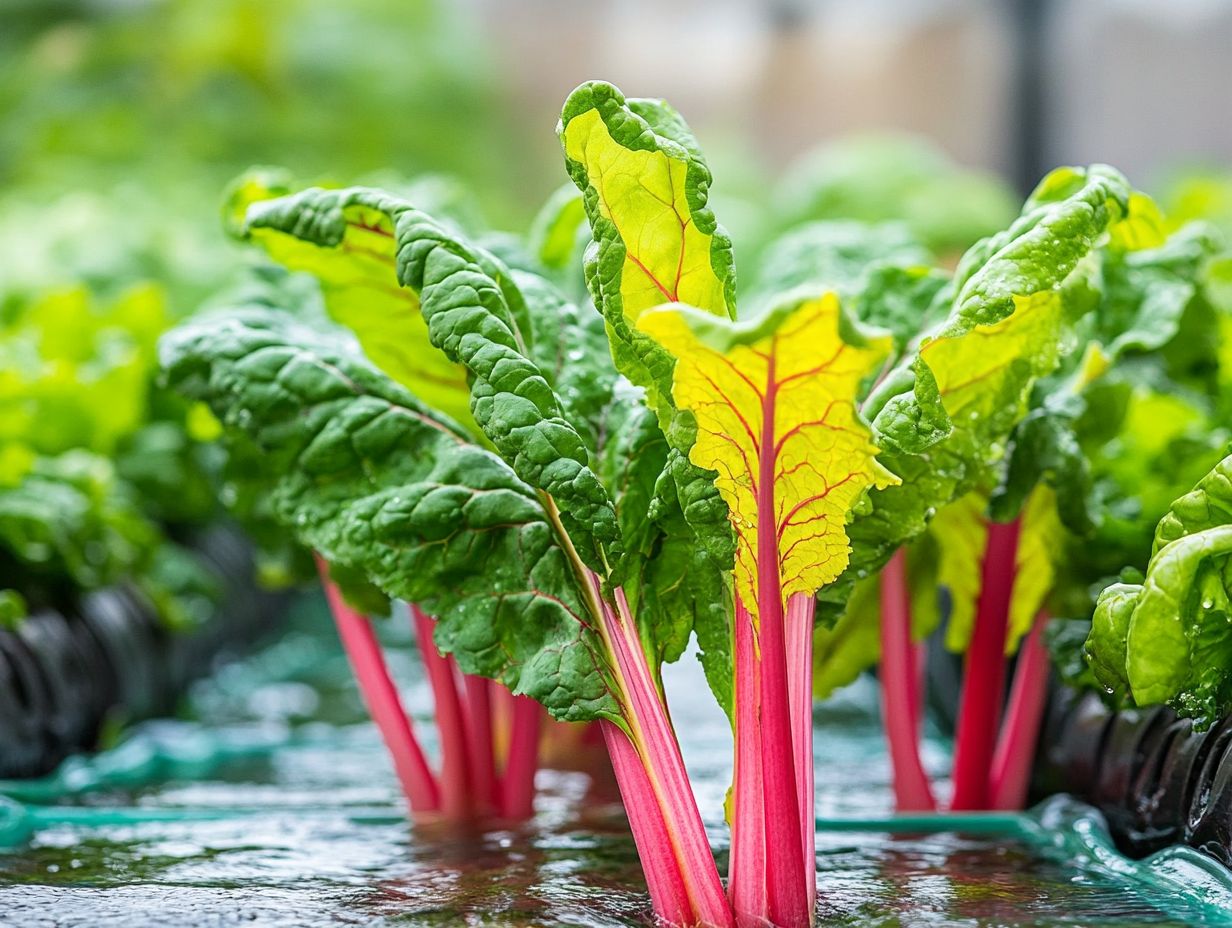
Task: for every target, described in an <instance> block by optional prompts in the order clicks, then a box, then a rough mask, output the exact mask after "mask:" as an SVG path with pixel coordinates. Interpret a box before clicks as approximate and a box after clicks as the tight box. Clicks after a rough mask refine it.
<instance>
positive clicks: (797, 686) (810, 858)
mask: <svg viewBox="0 0 1232 928" xmlns="http://www.w3.org/2000/svg"><path fill="white" fill-rule="evenodd" d="M816 606H817V600H816V599H814V598H813V597H812V596H809V595H806V594H803V593H797V594H795V595H794V596H792V597H791V598H790V599H789V600H788V601H787V698H788V704H789V707H790V714H791V749H792V753H793V755H794V756H795V768H796V801H797V804H798V806H799V810H798V811H799V816H800V846H801V851H802V852H803V860H804V879H805V883H806V886H805V889H806V890H807V892H808V905H809V911H812V910H813V909H814V908H815V906H816V904H817V879H816V873H817V820H816V818H817V816H816V803H815V801H814V798H813V613H814V610H815V608H816Z"/></svg>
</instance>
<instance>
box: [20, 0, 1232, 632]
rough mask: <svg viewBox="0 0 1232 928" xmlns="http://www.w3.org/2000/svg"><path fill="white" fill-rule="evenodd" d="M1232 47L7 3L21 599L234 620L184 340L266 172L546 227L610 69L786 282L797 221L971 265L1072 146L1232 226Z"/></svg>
mask: <svg viewBox="0 0 1232 928" xmlns="http://www.w3.org/2000/svg"><path fill="white" fill-rule="evenodd" d="M1230 38H1232V3H1229V2H1227V0H1178V2H1176V3H1172V4H1168V5H1167V9H1166V11H1164V10H1162V8H1160V7H1157V6H1155V5H1151V4H1145V3H1141V2H1135V0H1099V2H1092V3H1083V4H1077V3H1061V2H1050V3H1033V2H1012V0H1007V2H1004V3H1000V4H986V3H977V2H974V0H877V2H873V3H853V2H835V3H826V4H820V3H818V4H812V3H807V2H802V0H774V2H768V3H758V2H754V0H717V2H714V0H712V2H706V3H702V2H701V0H670V2H650V0H637V2H629V0H625V2H616V0H605V2H596V3H588V4H585V5H578V4H572V3H563V2H561V0H523V2H521V3H518V4H507V3H500V2H496V0H463V2H456V3H446V2H440V0H408V2H396V0H353V2H349V3H346V4H337V3H332V2H328V0H276V2H271V0H217V2H209V3H206V2H195V3H194V2H175V0H8V2H7V3H4V4H3V6H2V7H0V114H2V118H0V403H2V404H3V407H4V413H5V415H4V416H3V417H2V418H0V590H8V592H7V593H4V594H0V616H8V617H9V618H12V617H14V616H16V615H18V614H20V613H22V612H24V611H25V610H26V609H27V608H30V607H37V606H40V605H44V604H51V603H52V602H53V601H54V599H55V595H54V594H55V591H56V590H60V591H61V592H63V590H65V589H67V590H69V591H71V590H72V589H75V588H78V587H91V586H94V585H98V584H104V583H109V582H112V581H114V580H116V579H118V578H121V577H129V578H135V579H137V580H138V581H139V583H140V584H141V585H143V586H144V587H145V588H146V590H147V592H148V593H149V595H150V596H151V597H153V598H155V599H157V600H158V601H159V602H160V603H161V611H162V612H163V613H164V614H165V616H166V617H168V618H169V619H171V620H172V621H174V622H184V621H188V620H189V618H190V617H191V615H192V614H197V615H203V614H205V612H207V611H208V610H207V609H205V607H204V605H203V603H204V602H205V600H203V599H202V598H201V597H202V595H203V593H202V591H203V590H205V589H206V587H208V583H207V582H206V581H205V580H204V579H203V578H201V577H199V576H193V575H192V572H191V571H190V570H187V569H186V568H185V561H184V559H183V558H182V557H179V554H178V552H179V549H178V548H177V547H176V544H175V542H177V541H182V540H184V538H186V537H187V534H188V532H189V530H190V529H191V528H192V527H194V526H200V525H203V524H206V523H208V522H209V521H211V520H213V519H216V518H217V517H218V515H219V512H218V511H217V510H216V508H215V504H214V503H213V502H212V501H213V500H215V499H217V498H218V494H219V492H220V491H221V492H222V495H223V497H224V498H227V497H230V498H231V501H232V502H239V503H240V504H241V509H243V508H244V503H245V501H244V500H243V499H242V497H243V491H242V489H241V488H237V486H236V485H235V484H234V483H232V482H230V480H229V477H228V474H227V472H226V466H227V465H226V462H225V456H224V455H222V454H221V453H220V452H219V451H218V450H217V449H215V448H214V447H213V446H212V444H211V442H210V439H212V438H213V437H214V432H215V424H214V423H212V422H211V420H210V419H209V417H208V415H206V414H204V413H203V412H202V411H201V410H199V409H195V408H192V407H188V406H186V405H184V404H183V403H180V402H178V401H175V400H173V399H171V398H170V397H168V396H167V395H166V394H165V393H164V391H162V390H161V389H160V388H159V386H158V384H157V382H156V377H155V373H156V364H155V358H154V343H155V341H156V339H157V337H158V335H159V334H160V333H161V332H162V331H163V330H164V329H165V328H167V327H168V326H170V325H171V324H173V322H174V321H176V320H178V319H181V318H183V317H184V316H185V315H187V314H189V313H191V312H193V311H195V310H196V309H197V308H198V307H199V306H201V305H203V304H206V303H208V302H209V301H210V300H211V299H212V298H213V297H214V296H215V295H217V294H218V293H220V292H223V291H227V290H231V289H233V288H234V287H235V286H237V285H243V281H245V280H246V279H247V277H246V275H248V274H249V273H250V272H251V264H252V263H253V260H254V259H252V258H251V257H250V256H247V253H245V252H244V251H242V250H241V249H237V248H236V246H235V245H233V244H232V243H231V242H230V240H229V239H228V237H227V236H226V235H225V234H224V232H223V229H222V223H221V222H220V220H219V209H220V203H221V202H222V197H223V191H224V189H225V188H226V187H227V185H228V183H229V182H230V181H231V180H232V179H233V178H235V177H236V176H237V175H239V174H240V173H241V172H243V171H245V170H246V169H248V168H249V167H250V166H252V165H254V164H270V165H277V166H279V167H280V168H282V169H285V171H286V172H287V176H289V177H292V178H294V179H295V181H296V183H297V184H300V185H302V184H303V183H323V184H326V185H330V184H351V183H356V182H360V183H362V182H373V183H379V184H381V185H382V186H385V187H387V188H396V189H400V190H403V191H406V190H408V189H413V190H415V191H416V192H415V197H416V200H417V201H418V202H423V201H426V200H425V198H427V199H430V200H431V201H432V203H433V207H434V209H435V210H436V211H438V212H444V213H448V214H449V215H450V216H451V217H454V218H457V219H458V221H459V222H461V223H463V224H473V226H474V227H476V228H483V227H495V228H506V229H525V228H526V226H527V225H528V223H529V222H530V217H531V216H533V215H534V213H535V211H536V209H537V208H538V205H539V204H540V203H542V202H543V201H544V200H545V199H546V198H547V197H548V195H549V194H550V192H551V191H552V190H554V189H557V188H558V187H559V185H560V183H561V181H562V179H563V177H562V173H561V171H560V160H559V152H558V150H557V142H556V139H555V137H554V135H553V132H552V127H553V123H554V120H555V114H556V112H557V108H558V106H559V103H560V101H561V100H562V99H563V98H564V96H565V94H566V93H567V92H568V91H569V90H570V89H571V88H572V87H573V86H574V85H575V84H577V83H578V82H579V81H581V80H582V79H584V78H589V77H603V78H607V79H611V80H614V81H617V82H618V83H620V84H621V85H622V86H623V87H624V88H625V89H626V90H627V91H629V92H631V93H634V94H655V95H661V96H665V97H668V98H670V99H671V100H672V101H673V103H674V104H676V105H677V106H679V107H680V108H681V109H682V110H685V111H686V112H687V113H688V117H689V120H690V122H691V124H692V125H693V127H694V129H695V130H696V131H697V133H698V135H699V137H700V138H702V139H704V140H705V147H706V150H707V152H708V154H709V158H710V161H711V163H712V166H713V168H714V172H715V176H716V187H715V203H716V209H717V210H718V211H719V212H720V214H721V215H722V216H723V217H724V220H725V222H726V223H727V225H728V226H729V227H730V229H731V231H732V233H733V236H734V238H735V239H736V244H737V252H738V253H739V254H740V255H741V258H742V263H741V277H742V282H743V284H742V286H743V288H745V289H748V288H751V289H752V292H753V293H754V294H756V290H757V286H758V280H759V278H765V277H767V276H774V274H775V273H776V272H775V271H774V269H773V268H766V267H764V266H763V265H764V262H763V260H762V253H763V251H764V250H765V246H766V244H767V243H768V242H770V241H772V240H774V239H776V238H777V237H778V236H780V235H782V234H783V233H784V232H787V231H790V230H796V229H799V230H800V234H799V235H798V236H796V237H795V239H794V241H795V242H796V247H798V248H804V249H809V248H813V247H814V246H815V245H816V243H817V242H818V241H819V240H820V239H825V240H826V241H827V242H828V245H827V247H833V249H834V253H835V254H836V255H838V256H839V258H840V259H841V260H844V261H846V262H847V263H848V265H849V267H847V268H846V269H845V270H844V273H851V274H858V273H859V266H860V263H861V262H862V261H865V260H866V258H867V257H868V255H867V254H866V253H864V252H862V251H861V248H863V247H865V245H864V244H862V242H864V238H865V237H863V233H861V232H860V228H861V226H859V225H856V224H868V223H895V224H896V226H895V228H896V229H897V230H898V231H895V232H893V234H890V232H888V231H887V230H888V229H889V227H881V229H880V231H878V232H877V233H876V234H875V235H874V236H873V237H874V238H877V239H878V240H879V241H890V240H896V241H897V240H900V239H901V241H902V242H903V243H906V244H904V246H903V249H904V250H901V251H900V252H899V254H898V258H897V260H899V261H906V262H908V263H919V264H931V263H933V262H934V261H936V262H939V263H941V264H943V265H947V264H951V263H952V262H953V260H954V259H955V258H956V256H957V255H958V254H960V253H961V252H962V251H963V250H964V249H965V248H966V247H968V246H969V245H970V244H971V243H972V242H974V241H975V240H976V239H978V238H980V237H981V236H984V235H986V234H989V233H991V232H992V231H994V230H996V229H999V228H1003V227H1004V226H1005V224H1006V223H1007V222H1008V221H1009V220H1010V219H1011V218H1012V217H1013V215H1014V214H1015V213H1016V211H1017V205H1016V200H1017V193H1020V192H1022V191H1023V190H1025V189H1026V188H1027V187H1029V186H1030V185H1031V184H1033V183H1034V181H1035V180H1036V179H1037V178H1038V177H1039V176H1040V174H1042V172H1043V171H1044V170H1045V169H1046V168H1047V167H1048V166H1051V165H1052V164H1055V163H1058V162H1067V161H1072V162H1081V161H1085V160H1090V159H1093V158H1097V159H1100V160H1106V161H1110V162H1112V163H1115V164H1118V165H1121V166H1123V167H1125V168H1127V169H1129V170H1130V172H1131V173H1132V174H1134V175H1135V176H1134V179H1135V180H1136V181H1138V182H1139V183H1140V184H1143V185H1145V186H1147V187H1148V188H1149V189H1152V190H1154V191H1155V192H1157V193H1158V194H1159V195H1160V200H1161V203H1162V204H1163V205H1164V206H1165V208H1166V213H1167V215H1168V217H1169V221H1170V222H1171V223H1172V224H1173V227H1174V228H1176V227H1179V226H1180V225H1181V224H1182V223H1183V222H1184V221H1186V220H1189V219H1193V218H1205V219H1207V220H1209V221H1211V222H1212V223H1213V224H1215V225H1217V226H1220V227H1222V228H1223V229H1224V230H1225V232H1226V231H1232V175H1229V173H1228V171H1227V164H1228V160H1229V156H1230V155H1232V127H1230V126H1229V124H1228V123H1227V121H1226V120H1222V121H1221V120H1213V119H1211V118H1210V114H1211V113H1213V112H1217V111H1218V107H1219V105H1220V97H1219V94H1220V92H1221V91H1220V89H1219V88H1220V87H1221V86H1222V87H1223V88H1225V89H1226V87H1227V86H1228V84H1229V79H1230V78H1232V59H1229V58H1228V56H1227V55H1226V54H1221V52H1220V50H1221V49H1224V50H1226V48H1227V45H1228V42H1229V39H1230ZM1093 45H1097V46H1099V47H1100V48H1104V49H1106V51H1107V54H1106V55H1101V56H1099V57H1098V60H1097V59H1096V58H1093V57H1092V56H1091V55H1090V54H1089V52H1088V49H1089V48H1090V47H1093ZM1155 66H1158V67H1159V68H1161V69H1166V70H1167V72H1168V73H1169V75H1170V78H1169V81H1167V82H1166V83H1165V84H1162V85H1161V84H1158V82H1155V83H1152V82H1150V81H1145V82H1144V79H1143V78H1142V74H1146V73H1148V72H1151V69H1152V68H1154V67H1155ZM1220 77H1222V78H1223V80H1222V84H1221V82H1220V80H1219V78H1220ZM1118 113H1122V114H1127V115H1126V118H1114V115H1115V114H1118ZM1129 114H1132V118H1129ZM412 184H413V186H412ZM1016 188H1017V192H1016ZM818 220H827V221H829V220H850V221H852V222H853V223H856V224H849V225H847V226H843V227H841V228H840V227H838V226H834V227H831V228H829V229H828V230H827V229H817V228H815V227H814V228H813V229H812V231H809V230H808V229H807V228H803V227H804V226H806V224H809V223H814V222H816V221H818ZM819 236H820V239H819V238H818V237H819ZM835 236H838V237H839V238H840V239H843V240H842V241H838V240H837V239H836V238H835ZM843 237H846V238H843ZM879 247H880V246H879ZM241 255H245V257H242V258H241V257H240V256H241ZM576 257H577V255H576V254H574V256H573V258H574V259H576ZM780 263H781V262H780ZM1221 280H1222V278H1221V277H1220V276H1219V275H1215V276H1213V277H1212V283H1211V286H1212V287H1214V288H1215V289H1216V290H1218V288H1219V287H1220V286H1223V285H1222V284H1221V283H1220V281H1221ZM278 285H279V286H281V284H278ZM1216 295H1217V294H1216ZM1161 401H1162V400H1161ZM1195 427H1196V428H1200V427H1201V426H1195ZM232 452H233V454H235V453H238V452H237V451H236V449H232ZM233 466H234V465H233ZM241 485H242V482H241ZM237 496H238V497H241V498H240V499H238V500H236V497H237ZM53 499H54V500H56V502H55V503H54V504H52V503H49V501H50V500H53ZM248 503H249V504H250V505H249V510H252V509H253V508H254V507H255V508H256V509H258V510H259V504H260V501H259V500H249V501H248ZM249 514H250V515H254V513H253V512H251V511H250V513H249ZM256 515H259V513H256ZM251 522H252V527H254V528H256V529H258V530H259V528H260V520H259V518H254V519H252V520H251ZM264 540H265V541H266V542H267V544H268V546H270V547H276V546H277V541H278V539H277V537H276V535H272V536H270V537H266V538H265V539H264ZM286 554H287V552H282V555H283V558H282V560H281V561H279V560H273V561H269V562H267V563H266V565H265V566H266V574H267V579H278V578H282V579H286V578H287V577H288V576H290V575H291V574H292V573H293V572H294V571H293V570H292V567H291V564H292V562H290V561H287V560H286V558H285V555H286ZM301 566H302V565H301ZM66 584H67V586H66ZM175 590H181V591H182V592H183V593H184V595H183V596H181V595H179V594H177V593H175V592H174V591H175ZM193 603H195V604H196V605H195V606H191V608H190V605H191V604H193Z"/></svg>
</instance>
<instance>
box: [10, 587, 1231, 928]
mask: <svg viewBox="0 0 1232 928" xmlns="http://www.w3.org/2000/svg"><path fill="white" fill-rule="evenodd" d="M386 632H387V638H388V639H389V641H390V642H391V644H392V645H393V646H394V647H395V651H394V663H395V668H396V672H397V675H398V676H399V679H400V680H402V681H404V682H405V695H406V699H407V701H408V704H410V705H412V706H413V707H419V708H426V707H428V706H429V705H430V703H431V699H430V694H429V693H428V691H427V689H426V686H425V684H424V683H423V681H422V680H421V679H420V677H419V675H418V673H417V668H416V662H415V660H414V659H413V655H412V653H411V651H410V649H409V647H408V646H409V635H408V634H406V633H405V631H404V629H403V628H402V627H401V623H398V622H393V623H390V624H389V626H388V628H387V629H386ZM704 686H705V685H704V682H703V681H702V678H701V674H700V672H699V670H698V668H697V667H696V663H695V662H694V661H692V660H691V659H689V658H686V659H685V661H684V662H682V665H680V666H679V667H678V668H674V670H673V673H672V675H671V676H670V678H669V681H668V687H669V696H670V698H671V701H672V708H673V714H674V719H675V722H676V725H677V728H678V730H679V731H680V733H681V737H682V739H683V742H684V749H685V754H686V761H687V762H688V764H689V767H690V772H691V774H692V776H693V778H694V782H695V784H696V790H697V794H698V801H699V804H700V806H701V808H702V810H703V814H704V815H705V816H706V820H707V826H708V827H709V828H710V830H711V837H712V840H713V843H714V845H715V846H716V847H720V848H721V847H723V846H724V845H725V842H726V829H725V826H724V825H723V823H722V799H723V794H724V791H725V790H726V787H727V782H728V779H729V776H730V770H729V763H730V760H729V752H730V745H729V740H728V739H729V735H728V732H727V728H726V723H725V721H724V719H723V717H722V715H721V714H720V713H719V712H718V711H717V709H714V707H713V706H712V704H711V703H710V700H709V697H708V696H707V695H706V693H705V688H704ZM816 723H817V737H816V739H815V745H816V755H817V782H818V815H819V816H821V817H823V818H824V817H871V816H880V815H884V814H885V813H886V812H887V811H888V808H889V797H890V793H889V789H888V783H887V779H888V769H887V765H886V762H885V758H884V755H883V750H882V745H881V743H880V740H879V737H878V734H877V726H876V717H875V694H874V693H873V691H872V689H871V687H869V686H867V685H863V684H857V685H856V686H855V687H853V688H851V689H849V690H848V691H846V692H844V693H843V694H841V695H840V696H839V697H838V698H837V699H836V700H834V701H832V702H831V703H830V704H827V705H826V706H823V707H819V709H818V712H817V717H816ZM125 751H127V754H125V753H124V752H125ZM943 759H944V755H943V752H942V750H941V746H940V744H939V743H938V742H937V741H936V740H930V742H929V744H928V745H927V749H926V763H927V764H928V765H929V766H931V767H932V768H934V769H937V768H938V767H939V766H940V765H941V762H942V761H943ZM539 786H540V790H541V795H540V798H539V800H538V804H537V807H536V816H535V819H534V821H533V822H532V823H530V824H529V825H527V826H526V827H525V828H524V829H522V830H521V831H517V832H514V831H493V832H489V833H486V834H483V835H479V836H473V837H468V838H460V837H457V836H449V835H442V834H427V833H422V832H416V833H414V834H413V833H412V832H411V830H410V829H409V828H408V827H407V825H406V824H405V823H404V821H403V819H402V815H401V808H400V801H399V797H398V792H397V786H396V782H395V780H394V777H393V774H392V771H391V769H390V766H389V764H388V763H387V761H386V759H385V756H384V753H383V750H382V748H381V745H380V743H379V741H378V739H377V735H376V733H375V730H374V729H373V728H372V726H371V725H369V724H368V723H366V722H365V721H364V720H363V713H362V709H361V706H360V704H359V700H358V696H357V695H356V694H355V693H354V691H353V690H352V688H351V686H350V685H349V681H348V675H347V670H346V666H345V662H344V661H343V659H342V658H341V656H340V655H339V653H338V651H337V647H336V645H335V643H334V640H333V638H332V635H331V634H330V632H329V629H328V627H327V626H325V625H324V624H323V623H322V622H321V618H320V616H319V615H318V614H316V612H315V610H314V609H305V610H303V614H302V615H301V616H300V617H299V619H298V621H297V625H296V630H295V631H293V632H292V633H291V634H289V635H288V636H287V637H285V638H284V639H283V640H282V641H281V642H279V643H278V644H276V645H274V646H273V647H272V648H270V649H268V650H266V651H265V652H263V653H262V654H260V655H258V656H257V657H256V658H254V659H251V660H249V661H247V662H244V663H242V664H239V665H233V666H231V667H228V668H226V669H224V670H223V671H222V672H221V673H219V674H218V675H216V676H215V677H214V678H213V679H212V680H210V681H207V682H206V683H204V684H202V685H199V686H198V687H197V688H196V689H195V691H194V693H193V694H192V697H191V699H190V700H189V705H188V707H187V708H186V712H185V719H184V720H182V721H179V722H174V723H165V722H164V723H158V724H154V725H148V726H144V727H142V728H141V729H139V730H138V732H137V734H136V736H135V737H134V738H133V740H132V741H130V743H129V744H128V745H127V747H125V748H122V749H121V750H120V751H118V752H113V753H112V754H110V755H106V756H105V757H104V758H103V759H102V760H101V761H99V762H86V763H80V762H78V763H76V764H75V765H70V766H69V767H68V768H67V769H66V770H64V771H62V772H61V776H60V778H59V779H57V780H55V781H53V782H48V783H42V784H24V785H22V784H7V785H5V787H3V788H0V792H8V793H9V794H10V795H15V796H16V798H19V799H23V800H25V801H27V802H29V803H31V804H32V806H31V807H32V808H35V809H36V810H38V809H42V811H41V812H39V813H38V814H39V815H40V816H41V818H40V820H39V821H38V823H37V827H34V828H33V834H32V837H30V839H29V841H28V843H26V844H25V845H24V846H22V847H20V848H18V849H15V850H12V851H7V852H0V926H3V928H78V926H80V928H87V926H89V928H112V926H175V928H221V926H230V925H243V926H258V928H266V926H269V928H301V926H302V928H317V926H328V925H399V926H403V925H405V926H419V925H494V926H506V925H508V926H514V925H517V926H522V925H542V926H617V925H643V924H650V923H651V919H650V915H649V910H648V907H647V900H646V896H645V891H644V884H643V882H642V878H641V873H640V870H639V868H638V864H637V859H636V856H635V853H634V849H633V843H632V839H631V838H630V837H629V834H628V831H627V829H626V828H625V825H624V821H623V815H622V812H621V809H620V806H619V804H618V803H617V802H615V801H614V798H613V794H612V792H611V789H610V785H608V786H602V785H600V786H598V787H596V786H595V785H594V784H592V782H591V780H590V778H589V777H588V776H586V775H584V774H580V773H559V772H555V771H544V772H541V774H540V778H539ZM173 814H179V815H184V816H188V819H187V820H183V821H144V822H142V821H134V820H133V819H134V818H140V817H159V816H163V817H170V816H171V815H173ZM108 818H109V819H110V821H107V820H106V819H108ZM817 858H818V885H819V888H820V892H821V902H820V906H821V907H820V911H819V924H821V925H852V926H892V925H902V926H933V925H936V926H988V928H992V926H1028V925H1031V926H1053V925H1057V926H1059V925H1082V926H1103V925H1108V926H1113V925H1116V926H1131V925H1132V926H1146V925H1152V926H1182V925H1188V924H1195V923H1197V922H1198V921H1199V920H1200V919H1201V918H1204V917H1207V916H1208V915H1209V913H1204V912H1201V911H1199V910H1197V909H1194V908H1192V907H1189V903H1188V902H1187V900H1186V899H1185V898H1181V897H1179V896H1171V895H1168V894H1166V893H1162V892H1160V891H1149V890H1143V889H1141V888H1136V887H1135V886H1133V885H1131V884H1128V883H1127V882H1126V881H1124V880H1123V879H1118V878H1116V876H1115V875H1114V874H1112V873H1110V872H1106V871H1105V870H1103V869H1101V868H1099V867H1095V866H1088V867H1076V866H1073V865H1072V863H1071V862H1069V861H1068V860H1066V859H1064V858H1063V857H1059V856H1058V854H1056V853H1049V852H1047V851H1046V850H1041V848H1040V847H1039V846H1038V844H1037V843H1035V842H1029V841H1027V840H1024V839H1021V838H1007V837H989V836H980V835H972V834H968V835H963V834H936V835H927V836H910V837H907V836H895V835H891V834H886V833H876V832H874V833H867V834H865V833H834V832H830V831H822V832H820V833H819V835H818V847H817Z"/></svg>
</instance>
